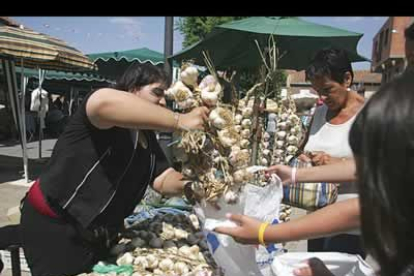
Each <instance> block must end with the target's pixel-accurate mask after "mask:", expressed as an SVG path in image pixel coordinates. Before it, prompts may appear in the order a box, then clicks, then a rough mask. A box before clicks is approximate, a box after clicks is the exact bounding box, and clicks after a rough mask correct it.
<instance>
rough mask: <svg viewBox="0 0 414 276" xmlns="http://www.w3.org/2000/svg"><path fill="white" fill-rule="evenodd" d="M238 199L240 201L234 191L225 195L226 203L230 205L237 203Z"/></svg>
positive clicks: (229, 191)
mask: <svg viewBox="0 0 414 276" xmlns="http://www.w3.org/2000/svg"><path fill="white" fill-rule="evenodd" d="M237 199H238V196H237V193H236V192H234V191H232V190H228V191H227V192H226V193H225V194H224V201H226V203H228V204H233V203H236V202H237Z"/></svg>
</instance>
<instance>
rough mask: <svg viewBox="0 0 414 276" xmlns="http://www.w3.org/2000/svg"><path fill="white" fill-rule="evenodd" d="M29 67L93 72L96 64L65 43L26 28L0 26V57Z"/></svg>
mask: <svg viewBox="0 0 414 276" xmlns="http://www.w3.org/2000/svg"><path fill="white" fill-rule="evenodd" d="M1 56H3V57H11V58H13V59H14V60H15V61H16V65H20V62H21V60H22V59H23V60H24V66H25V67H32V68H42V69H46V70H59V71H89V70H94V69H96V65H94V64H93V62H92V61H90V60H89V58H88V57H87V56H85V55H84V54H82V53H81V52H80V51H78V50H77V49H75V48H73V47H71V46H69V45H67V44H66V43H65V42H64V41H62V40H60V39H57V38H54V37H51V36H48V35H45V34H42V33H38V32H35V31H33V30H30V29H26V28H21V27H20V28H17V27H13V26H0V57H1Z"/></svg>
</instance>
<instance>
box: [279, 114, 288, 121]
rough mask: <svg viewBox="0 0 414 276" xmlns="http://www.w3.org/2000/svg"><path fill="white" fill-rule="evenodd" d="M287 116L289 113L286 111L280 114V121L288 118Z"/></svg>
mask: <svg viewBox="0 0 414 276" xmlns="http://www.w3.org/2000/svg"><path fill="white" fill-rule="evenodd" d="M288 117H289V114H287V113H282V114H280V120H281V121H286V120H287V119H288Z"/></svg>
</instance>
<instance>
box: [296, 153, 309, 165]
mask: <svg viewBox="0 0 414 276" xmlns="http://www.w3.org/2000/svg"><path fill="white" fill-rule="evenodd" d="M298 159H299V161H302V162H304V163H311V162H312V159H311V158H310V157H309V156H307V155H306V154H304V153H302V154H301V155H299V156H298Z"/></svg>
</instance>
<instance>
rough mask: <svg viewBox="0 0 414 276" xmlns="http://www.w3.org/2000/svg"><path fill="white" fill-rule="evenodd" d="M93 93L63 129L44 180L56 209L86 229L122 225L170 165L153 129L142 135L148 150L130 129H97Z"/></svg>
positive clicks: (46, 194)
mask: <svg viewBox="0 0 414 276" xmlns="http://www.w3.org/2000/svg"><path fill="white" fill-rule="evenodd" d="M92 93H93V92H92ZM92 93H90V94H88V95H87V97H86V98H85V100H84V101H83V103H82V105H81V106H80V107H79V109H78V110H77V112H76V113H75V114H74V115H73V117H72V118H71V120H70V122H69V123H68V125H67V126H66V127H65V130H64V132H63V133H62V134H61V136H60V137H59V139H58V141H57V143H56V145H55V148H54V149H53V153H52V156H51V159H50V161H49V163H48V165H47V168H46V169H45V170H44V172H43V173H42V174H41V176H40V188H41V190H42V192H43V194H44V196H45V198H46V200H47V202H48V203H49V205H50V206H51V207H52V209H54V210H55V211H57V213H59V214H65V215H68V216H70V217H71V219H74V220H76V221H77V222H78V223H79V224H81V225H82V226H83V227H85V228H87V227H88V226H90V225H91V224H94V225H105V226H108V225H120V224H122V222H123V219H124V218H125V217H126V216H128V215H129V214H131V212H132V211H133V209H134V207H135V206H136V204H138V203H139V201H140V200H141V199H142V197H143V195H144V193H145V190H146V188H147V186H148V185H149V184H152V182H153V181H154V179H155V177H157V176H158V175H159V174H161V173H162V172H163V171H164V170H166V169H167V168H168V167H170V165H169V164H168V161H167V159H166V157H165V155H164V153H163V151H162V149H161V148H160V147H159V145H158V142H157V140H156V137H155V134H154V133H153V132H152V131H149V130H145V131H140V135H145V136H146V138H147V141H148V147H147V148H146V149H145V148H143V147H141V146H140V145H139V144H138V145H137V146H136V144H135V141H133V139H132V137H131V130H129V129H126V128H120V127H113V128H110V129H106V130H101V129H98V128H96V127H95V126H93V125H92V124H91V123H90V121H89V119H88V117H87V115H86V102H87V100H88V99H89V97H90V95H91V94H92Z"/></svg>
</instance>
